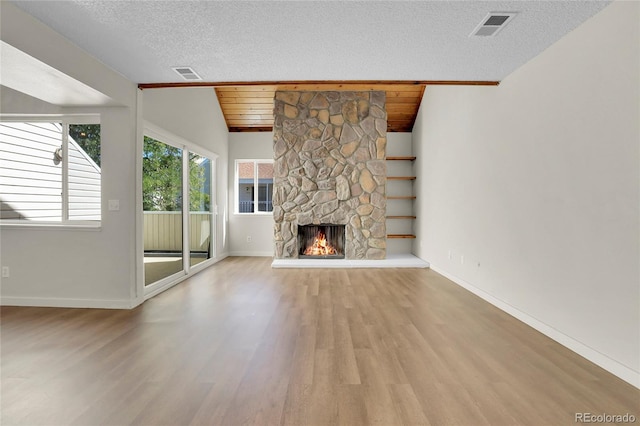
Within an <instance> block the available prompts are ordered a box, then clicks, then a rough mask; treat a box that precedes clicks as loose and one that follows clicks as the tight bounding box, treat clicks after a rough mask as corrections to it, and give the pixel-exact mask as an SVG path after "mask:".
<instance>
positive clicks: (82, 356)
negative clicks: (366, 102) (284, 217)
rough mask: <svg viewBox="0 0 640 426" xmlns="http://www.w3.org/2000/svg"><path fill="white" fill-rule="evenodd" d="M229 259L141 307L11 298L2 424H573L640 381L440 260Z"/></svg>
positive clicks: (2, 337) (3, 328)
mask: <svg viewBox="0 0 640 426" xmlns="http://www.w3.org/2000/svg"><path fill="white" fill-rule="evenodd" d="M270 262H271V259H269V258H240V257H231V258H227V259H225V260H224V261H222V262H220V263H218V264H216V265H214V266H213V267H211V268H208V269H206V270H204V271H202V272H201V273H199V274H197V275H195V276H193V277H191V278H189V279H188V280H186V281H184V282H183V283H181V284H180V285H178V286H175V287H173V288H171V289H170V290H168V291H166V292H164V293H162V294H160V295H158V296H156V297H154V298H153V299H150V300H148V301H147V302H146V303H144V304H143V305H141V306H139V307H138V308H136V309H133V310H97V309H55V308H22V307H3V308H2V309H1V310H0V344H1V346H0V355H1V357H0V386H1V389H0V390H1V391H2V398H1V400H0V424H2V425H3V426H7V425H16V426H17V425H28V426H35V425H47V426H52V425H75V426H85V425H142V426H145V425H149V426H155V425H169V424H170V425H207V426H210V425H224V426H227V425H229V426H235V425H245V424H246V425H272V424H273V425H296V426H300V425H339V424H345V425H373V424H379V425H384V426H386V425H449V424H461V425H515V424H518V425H532V426H537V425H554V426H555V425H564V424H567V425H569V424H574V423H575V418H574V416H575V414H574V413H576V412H591V413H596V414H597V413H608V414H625V413H629V414H632V415H634V416H635V417H636V418H640V409H639V405H640V404H639V401H640V390H638V389H636V388H634V387H633V386H631V385H629V384H627V383H625V382H623V381H621V380H620V379H618V378H616V377H615V376H613V375H611V374H609V373H607V372H606V371H604V370H602V369H601V368H599V367H597V366H595V365H594V364H592V363H590V362H589V361H587V360H585V359H584V358H581V357H580V356H578V355H576V354H575V353H573V352H571V351H570V350H568V349H567V348H565V347H563V346H561V345H559V344H557V343H556V342H554V341H552V340H550V339H549V338H547V337H545V336H544V335H542V334H540V333H538V332H537V331H535V330H533V329H531V328H530V327H528V326H527V325H525V324H523V323H522V322H520V321H517V320H515V319H513V318H512V317H511V316H509V315H507V314H505V313H504V312H502V311H500V310H498V309H496V308H495V307H493V306H491V305H489V304H487V303H486V302H484V301H483V300H481V299H479V298H478V297H476V296H474V295H473V294H471V293H469V292H467V291H466V290H464V289H462V288H461V287H458V286H457V285H455V284H453V283H452V282H450V281H449V280H447V279H446V278H444V277H442V276H440V275H439V274H437V273H435V272H434V271H431V270H428V269H380V270H372V269H329V270H323V269H297V270H296V269H289V270H284V269H271V266H270Z"/></svg>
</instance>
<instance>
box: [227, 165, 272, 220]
mask: <svg viewBox="0 0 640 426" xmlns="http://www.w3.org/2000/svg"><path fill="white" fill-rule="evenodd" d="M240 163H253V199H254V203H256V204H257V203H258V202H259V200H260V199H259V196H258V195H259V194H258V192H259V186H260V185H259V184H260V182H259V175H258V164H274V161H273V160H272V159H264V158H257V159H256V158H253V159H252V158H247V159H237V160H235V165H234V171H233V174H234V193H235V202H234V207H233V213H234V214H235V215H238V216H273V208H272V209H271V211H268V212H263V211H259V210H258V211H253V212H240V191H239V186H240V176H239V173H238V167H239V165H240ZM272 185H273V182H272ZM271 200H272V202H273V193H272V195H271ZM256 204H254V206H255V205H256Z"/></svg>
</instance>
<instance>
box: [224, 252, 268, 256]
mask: <svg viewBox="0 0 640 426" xmlns="http://www.w3.org/2000/svg"><path fill="white" fill-rule="evenodd" d="M229 256H241V257H273V251H232V252H230V253H229Z"/></svg>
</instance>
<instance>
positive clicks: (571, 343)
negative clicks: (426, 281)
mask: <svg viewBox="0 0 640 426" xmlns="http://www.w3.org/2000/svg"><path fill="white" fill-rule="evenodd" d="M431 269H433V270H434V271H435V272H437V273H439V274H440V275H442V276H444V277H446V278H448V279H449V280H451V281H453V282H454V283H455V284H457V285H459V286H460V287H463V288H465V289H466V290H469V291H470V292H471V293H473V294H475V295H476V296H478V297H480V298H481V299H483V300H485V301H487V302H489V303H491V304H492V305H493V306H495V307H497V308H498V309H500V310H502V311H504V312H506V313H507V314H509V315H511V316H512V317H514V318H517V319H518V320H520V321H522V322H523V323H525V324H527V325H528V326H530V327H532V328H534V329H536V330H538V331H539V332H540V333H542V334H544V335H545V336H547V337H549V338H551V339H553V340H555V341H556V342H558V343H560V344H561V345H562V346H565V347H566V348H568V349H570V350H572V351H573V352H575V353H577V354H578V355H580V356H582V357H583V358H586V359H587V360H589V361H591V362H593V363H594V364H596V365H597V366H599V367H602V368H603V369H605V370H607V371H608V372H610V373H611V374H613V375H615V376H617V377H619V378H621V379H622V380H624V381H625V382H627V383H629V384H631V385H633V386H635V387H637V388H640V372H638V371H635V370H633V369H631V368H629V367H627V366H626V365H623V364H621V363H619V362H618V361H616V360H614V359H612V358H610V357H608V356H607V355H605V354H603V353H601V352H599V351H597V350H595V349H593V348H591V347H589V346H587V345H585V344H584V343H582V342H579V341H577V340H575V339H574V338H572V337H570V336H567V335H566V334H564V333H562V332H561V331H559V330H557V329H555V328H553V327H551V326H550V325H548V324H545V323H543V322H542V321H540V320H538V319H536V318H534V317H532V316H530V315H529V314H527V313H525V312H522V311H520V310H519V309H517V308H515V307H513V306H511V305H509V304H508V303H506V302H504V301H502V300H500V299H498V298H496V297H494V296H492V295H490V294H489V293H487V292H485V291H484V290H481V289H479V288H478V287H476V286H474V285H473V284H471V283H468V282H466V281H465V280H463V279H460V278H458V277H456V276H455V275H453V274H450V273H448V272H447V271H445V270H443V269H441V268H440V267H438V266H436V265H433V264H432V265H431Z"/></svg>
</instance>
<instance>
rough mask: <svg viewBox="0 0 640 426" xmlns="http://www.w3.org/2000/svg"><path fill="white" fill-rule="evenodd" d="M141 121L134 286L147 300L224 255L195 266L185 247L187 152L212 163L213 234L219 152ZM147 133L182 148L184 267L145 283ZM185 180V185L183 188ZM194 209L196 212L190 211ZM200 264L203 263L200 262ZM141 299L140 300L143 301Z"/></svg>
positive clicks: (213, 250) (187, 221)
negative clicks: (143, 187) (144, 192)
mask: <svg viewBox="0 0 640 426" xmlns="http://www.w3.org/2000/svg"><path fill="white" fill-rule="evenodd" d="M141 103H142V94H141V92H138V107H139V108H141V106H140V105H141ZM143 123H144V125H143V126H142V127H141V132H140V133H139V134H138V147H137V148H138V149H137V150H136V156H137V158H136V164H137V170H136V228H137V235H136V242H137V247H136V259H137V261H136V271H137V272H136V276H137V278H138V279H137V282H138V284H137V286H136V288H137V289H138V292H139V294H140V295H139V297H138V299H141V300H142V302H143V301H145V300H148V299H149V298H151V297H153V296H155V295H157V294H159V293H162V292H163V291H165V290H168V289H170V288H171V287H173V286H174V285H176V284H178V283H180V282H182V281H184V280H185V279H187V278H190V277H192V276H193V275H194V274H196V273H198V272H200V271H202V270H204V269H206V267H208V266H211V265H213V264H214V263H216V262H218V261H219V260H221V259H224V257H226V255H225V256H224V257H221V258H211V259H207V260H206V261H204V262H202V263H201V264H199V265H198V266H194V267H193V268H192V267H191V265H190V259H189V258H190V256H191V253H190V251H189V249H188V247H189V241H188V239H189V224H190V220H191V213H192V212H190V211H189V190H188V182H189V155H188V154H189V153H194V154H196V155H199V156H201V157H207V158H208V159H209V161H210V163H211V167H210V171H211V177H210V181H211V198H212V199H211V203H212V206H211V207H212V209H213V212H206V213H210V214H211V215H212V216H211V217H212V221H211V222H212V223H211V236H212V237H215V231H214V230H215V227H216V223H217V222H216V215H217V213H216V212H217V208H218V207H217V203H216V199H215V197H216V192H215V188H216V180H215V178H214V177H215V175H216V170H217V169H216V167H217V161H218V155H217V154H214V153H213V152H211V151H208V150H206V149H204V148H202V147H200V146H198V145H196V144H194V143H193V142H190V141H188V140H187V139H184V138H181V137H180V136H177V135H175V134H173V133H171V132H169V131H167V130H164V129H163V128H161V127H159V126H156V125H155V124H153V123H150V122H148V121H146V120H143ZM145 136H148V137H150V138H152V139H155V140H157V141H158V142H161V143H164V144H166V145H169V146H172V147H175V148H179V149H181V150H182V183H181V184H182V194H183V198H182V210H181V211H180V212H175V213H180V214H182V238H183V241H182V246H183V250H182V266H183V269H182V270H181V271H180V272H177V273H175V274H173V275H170V276H168V277H165V278H163V279H161V280H159V281H156V282H155V283H152V284H150V285H145V283H144V235H143V230H144V226H143V225H144V222H143V221H144V214H145V213H146V212H144V211H143V203H142V177H143V176H142V174H143V171H142V154H143V151H144V137H145ZM185 183H186V186H187V188H185ZM153 213H159V212H153ZM173 213H174V212H169V214H173ZM193 213H196V212H193ZM210 244H211V249H210V250H211V253H212V255H215V241H214V238H210ZM185 247H187V250H185V249H184V248H185ZM212 259H213V261H212ZM201 265H202V266H201ZM142 302H140V303H142Z"/></svg>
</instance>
